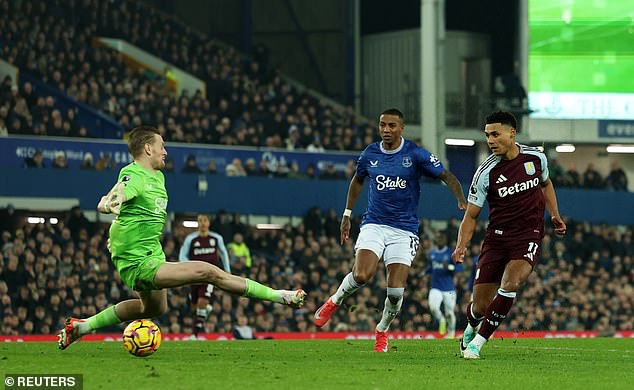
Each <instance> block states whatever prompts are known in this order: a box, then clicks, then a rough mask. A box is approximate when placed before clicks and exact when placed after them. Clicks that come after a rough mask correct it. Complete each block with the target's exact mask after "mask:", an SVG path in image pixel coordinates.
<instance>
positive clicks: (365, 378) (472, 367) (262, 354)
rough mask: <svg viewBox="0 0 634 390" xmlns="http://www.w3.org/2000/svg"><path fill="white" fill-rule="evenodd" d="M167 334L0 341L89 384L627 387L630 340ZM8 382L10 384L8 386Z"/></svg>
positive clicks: (1, 356)
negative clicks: (475, 352) (144, 350)
mask: <svg viewBox="0 0 634 390" xmlns="http://www.w3.org/2000/svg"><path fill="white" fill-rule="evenodd" d="M372 346H373V341H372V340H354V341H348V340H313V341H274V340H254V341H179V342H177V341H166V342H163V344H162V345H161V348H160V349H159V350H158V351H157V352H156V353H155V354H154V355H152V356H150V357H147V358H137V357H134V356H132V355H129V354H128V353H126V352H125V351H124V350H123V348H122V345H121V343H120V342H80V343H78V344H76V345H72V346H71V347H70V348H69V349H68V350H66V351H59V350H57V348H56V345H55V344H54V343H35V342H29V343H15V342H13V343H2V344H0V368H1V371H2V374H3V375H2V377H3V379H4V377H5V374H83V384H84V387H83V388H84V389H116V388H120V389H121V388H133V389H135V390H139V389H230V390H239V389H252V390H264V389H275V390H283V389H322V390H325V389H368V390H369V389H485V388H486V389H509V388H510V389H512V390H515V389H553V388H556V389H608V388H609V389H626V388H627V389H631V388H633V387H634V340H632V339H614V338H595V339H495V340H491V341H490V342H489V343H488V344H487V345H486V346H485V347H484V349H483V350H482V358H481V359H480V360H477V361H467V360H464V359H462V358H460V357H459V356H460V355H459V353H458V341H457V340H390V348H391V350H390V352H389V353H384V354H378V353H374V352H371V351H372ZM10 388H11V387H8V386H6V385H5V389H10Z"/></svg>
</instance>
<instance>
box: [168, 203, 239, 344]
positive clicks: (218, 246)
mask: <svg viewBox="0 0 634 390" xmlns="http://www.w3.org/2000/svg"><path fill="white" fill-rule="evenodd" d="M197 219H198V230H196V231H195V232H193V233H191V234H189V235H187V237H185V241H183V245H182V246H181V250H180V252H179V254H178V260H179V261H188V260H198V261H204V262H206V263H209V264H213V265H215V266H216V267H219V268H222V269H224V270H225V272H226V273H228V274H230V273H231V265H230V263H229V253H228V252H227V248H226V247H225V241H224V239H223V238H222V236H221V235H220V234H218V233H216V232H212V231H211V230H209V225H210V223H209V217H208V216H206V215H204V214H200V215H198V218H197ZM221 263H222V264H221ZM189 288H190V291H189V299H190V302H191V304H192V309H193V310H194V312H195V313H196V318H195V319H194V320H195V321H194V328H193V334H194V336H195V337H197V336H198V334H199V333H201V332H204V330H205V321H206V320H207V316H208V315H209V313H210V312H211V305H210V304H209V303H210V301H211V297H212V295H211V294H212V293H213V291H214V285H213V284H210V283H203V284H192V285H191V286H189Z"/></svg>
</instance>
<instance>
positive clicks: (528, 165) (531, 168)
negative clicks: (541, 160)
mask: <svg viewBox="0 0 634 390" xmlns="http://www.w3.org/2000/svg"><path fill="white" fill-rule="evenodd" d="M524 170H525V171H526V174H527V175H531V176H532V175H534V174H535V164H534V163H533V162H532V161H529V162H525V163H524Z"/></svg>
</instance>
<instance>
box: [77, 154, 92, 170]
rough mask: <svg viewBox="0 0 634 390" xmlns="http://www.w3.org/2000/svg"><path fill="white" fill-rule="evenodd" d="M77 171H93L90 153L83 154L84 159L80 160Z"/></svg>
mask: <svg viewBox="0 0 634 390" xmlns="http://www.w3.org/2000/svg"><path fill="white" fill-rule="evenodd" d="M79 169H83V170H93V169H95V164H94V162H93V157H92V153H90V152H86V153H84V158H83V159H82V160H81V164H80V165H79Z"/></svg>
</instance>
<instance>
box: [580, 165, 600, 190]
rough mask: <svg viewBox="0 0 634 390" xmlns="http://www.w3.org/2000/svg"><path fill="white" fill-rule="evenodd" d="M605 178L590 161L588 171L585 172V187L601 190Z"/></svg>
mask: <svg viewBox="0 0 634 390" xmlns="http://www.w3.org/2000/svg"><path fill="white" fill-rule="evenodd" d="M603 184H604V181H603V178H602V177H601V174H600V173H599V172H598V171H597V170H596V169H595V168H594V164H593V163H588V167H587V168H586V171H585V172H584V173H583V186H584V187H585V188H589V189H593V190H600V189H602V188H603Z"/></svg>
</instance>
